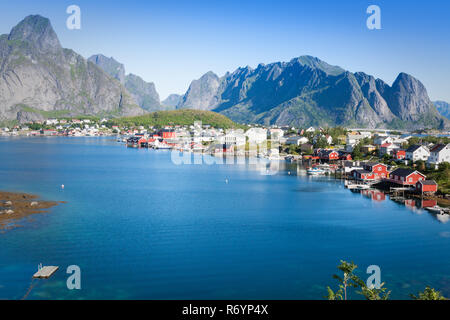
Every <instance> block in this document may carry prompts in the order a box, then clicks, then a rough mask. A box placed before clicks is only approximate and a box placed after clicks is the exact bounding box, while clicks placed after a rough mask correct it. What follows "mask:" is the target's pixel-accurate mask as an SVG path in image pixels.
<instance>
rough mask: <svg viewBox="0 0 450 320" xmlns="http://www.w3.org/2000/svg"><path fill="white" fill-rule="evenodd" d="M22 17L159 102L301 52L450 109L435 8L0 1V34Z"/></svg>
mask: <svg viewBox="0 0 450 320" xmlns="http://www.w3.org/2000/svg"><path fill="white" fill-rule="evenodd" d="M72 4H76V5H78V6H79V7H80V8H81V14H82V16H81V23H82V29H81V30H72V31H71V30H68V29H67V28H66V19H67V17H68V14H66V8H67V7H68V6H69V5H72ZM371 4H375V5H378V6H379V7H380V8H381V23H382V30H372V31H371V30H368V29H367V27H366V20H367V17H368V14H366V9H367V7H368V6H369V5H371ZM29 14H41V15H43V16H46V17H48V18H50V20H51V21H52V24H53V27H54V29H55V30H56V32H57V34H58V36H59V38H60V41H61V43H62V45H63V46H64V47H66V48H71V49H74V50H75V51H77V52H78V53H80V54H82V55H83V56H84V57H89V56H90V55H92V54H96V53H103V54H105V55H107V56H113V57H114V58H115V59H117V60H118V61H120V62H122V63H124V64H125V68H126V71H127V73H130V72H131V73H135V74H137V75H140V76H141V77H143V78H144V79H145V80H146V81H153V82H155V84H156V88H157V90H158V92H159V93H160V95H161V98H162V99H164V98H165V97H166V96H167V95H168V94H170V93H184V92H185V91H186V90H187V88H188V86H189V83H190V82H191V80H193V79H196V78H199V77H200V76H201V75H202V74H204V73H206V72H207V71H209V70H212V71H214V72H215V73H217V74H218V75H219V76H221V75H223V74H224V73H225V72H227V71H234V70H235V69H236V68H237V67H240V66H246V65H249V66H252V67H255V66H257V65H258V64H259V63H270V62H275V61H289V60H290V59H292V58H293V57H297V56H301V55H305V54H309V55H313V56H316V57H318V58H320V59H322V60H324V61H326V62H328V63H330V64H335V65H339V66H341V67H343V68H345V69H347V70H350V71H353V72H356V71H364V72H366V73H369V74H372V75H374V76H375V77H379V78H381V79H383V80H384V81H386V82H388V83H389V84H392V82H393V81H394V80H395V78H396V77H397V75H398V73H400V72H406V73H409V74H411V75H413V76H415V77H417V78H418V79H419V80H421V81H422V82H423V83H424V84H425V86H426V87H427V89H428V92H429V94H430V97H431V98H432V99H433V100H438V99H440V100H446V101H450V81H449V79H450V24H449V23H448V21H449V18H450V3H449V2H448V1H444V0H441V1H436V0H428V1H414V0H410V1H407V0H395V1H380V0H373V1H363V0H354V1H346V0H343V1H328V0H326V1H325V0H315V1H303V0H296V1H287V0H278V1H265V0H258V1H255V0H239V1H236V0H227V1H217V0H209V1H197V0H191V1H174V0H165V1H149V0H145V1H144V0H142V1H135V0H128V1H113V0H109V1H103V0H96V1H93V0H88V1H84V0H72V1H65V0H58V1H56V0H54V1H49V0H40V1H31V0H28V1H25V0H14V1H2V2H1V3H0V33H9V31H10V30H11V28H12V27H13V26H14V25H16V24H17V23H18V22H19V21H20V20H22V19H23V18H24V17H25V16H27V15H29Z"/></svg>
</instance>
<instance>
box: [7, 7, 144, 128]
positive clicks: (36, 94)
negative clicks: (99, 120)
mask: <svg viewBox="0 0 450 320" xmlns="http://www.w3.org/2000/svg"><path fill="white" fill-rule="evenodd" d="M143 113H145V111H144V110H143V109H142V108H140V107H139V106H138V105H137V103H136V101H135V100H134V99H133V97H132V96H131V94H130V93H129V92H128V91H127V90H126V89H125V87H124V86H123V85H122V84H121V83H120V82H119V81H116V80H115V79H113V78H112V77H111V76H109V75H108V74H106V73H105V72H103V71H102V70H101V69H100V68H99V67H97V66H96V65H95V64H93V63H91V62H88V61H87V60H86V59H85V58H83V57H82V56H81V55H79V54H77V53H76V52H74V51H73V50H70V49H65V48H62V47H61V44H60V42H59V39H58V37H57V35H56V33H55V32H54V30H53V28H52V26H51V23H50V21H49V20H48V19H46V18H43V17H41V16H39V15H32V16H28V17H26V18H25V19H24V20H23V21H21V22H20V23H19V24H18V25H17V26H15V27H14V28H13V29H12V30H11V32H10V33H9V34H5V35H1V36H0V121H1V120H18V121H20V122H27V121H32V120H41V119H43V118H47V117H54V116H73V115H99V116H105V117H106V116H132V115H140V114H143Z"/></svg>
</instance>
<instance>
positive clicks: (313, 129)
mask: <svg viewBox="0 0 450 320" xmlns="http://www.w3.org/2000/svg"><path fill="white" fill-rule="evenodd" d="M306 132H316V129H315V128H314V127H309V128H308V129H306Z"/></svg>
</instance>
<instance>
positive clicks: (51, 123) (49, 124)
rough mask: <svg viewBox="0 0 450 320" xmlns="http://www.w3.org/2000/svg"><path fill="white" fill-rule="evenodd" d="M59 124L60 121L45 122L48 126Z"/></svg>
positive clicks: (49, 120) (50, 120)
mask: <svg viewBox="0 0 450 320" xmlns="http://www.w3.org/2000/svg"><path fill="white" fill-rule="evenodd" d="M58 123H59V121H58V119H48V120H45V124H46V125H48V126H51V125H55V124H58Z"/></svg>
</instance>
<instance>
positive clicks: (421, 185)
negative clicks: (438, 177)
mask: <svg viewBox="0 0 450 320" xmlns="http://www.w3.org/2000/svg"><path fill="white" fill-rule="evenodd" d="M416 190H417V191H418V192H420V193H422V194H423V193H436V192H437V190H438V184H437V183H436V181H434V180H420V181H418V182H417V183H416Z"/></svg>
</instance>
